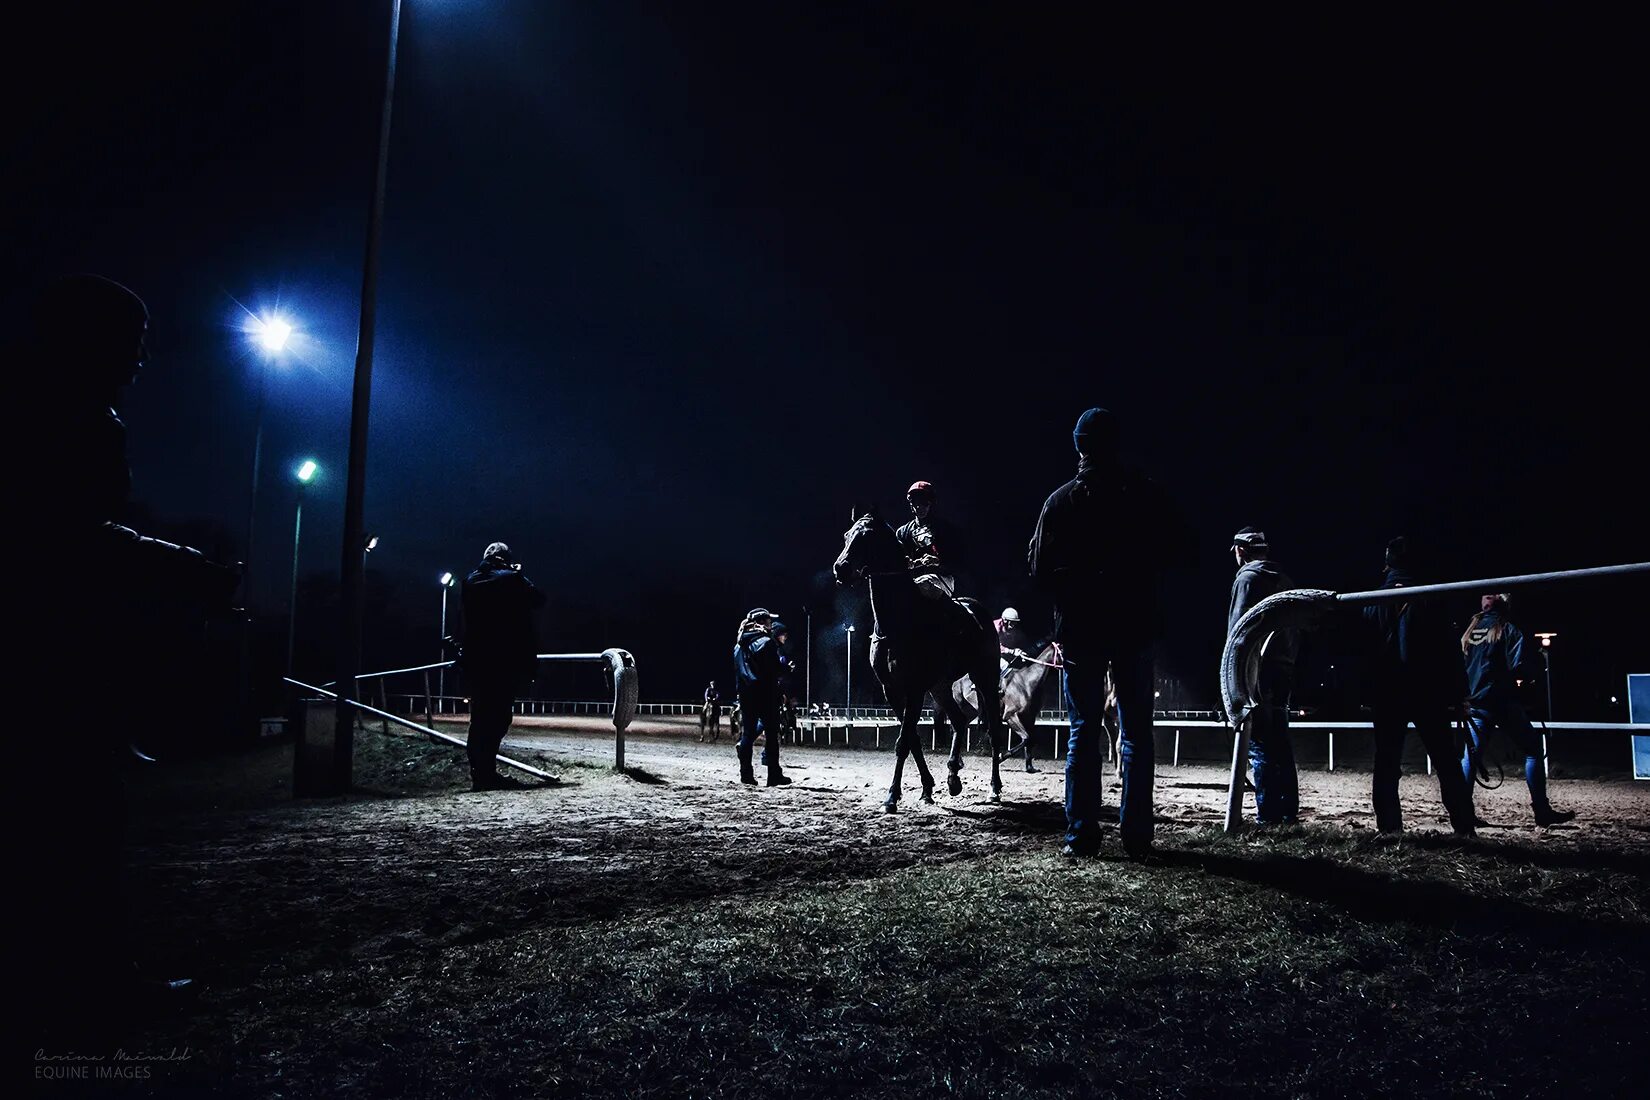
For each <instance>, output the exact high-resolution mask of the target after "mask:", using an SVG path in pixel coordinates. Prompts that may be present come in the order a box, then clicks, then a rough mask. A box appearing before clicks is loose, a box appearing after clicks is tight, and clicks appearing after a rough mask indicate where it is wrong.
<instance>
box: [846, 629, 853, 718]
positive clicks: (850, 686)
mask: <svg viewBox="0 0 1650 1100" xmlns="http://www.w3.org/2000/svg"><path fill="white" fill-rule="evenodd" d="M847 714H848V727H849V728H850V729H852V728H853V725H854V624H853V623H849V624H848V708H847Z"/></svg>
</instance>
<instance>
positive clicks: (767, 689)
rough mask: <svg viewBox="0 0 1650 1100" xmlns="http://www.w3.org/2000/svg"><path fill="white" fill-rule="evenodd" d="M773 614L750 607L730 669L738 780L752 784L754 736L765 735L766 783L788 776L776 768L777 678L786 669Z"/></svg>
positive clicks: (787, 780) (776, 783)
mask: <svg viewBox="0 0 1650 1100" xmlns="http://www.w3.org/2000/svg"><path fill="white" fill-rule="evenodd" d="M773 627H774V615H773V612H771V611H769V610H768V609H767V608H765V607H757V608H753V609H751V610H750V611H749V612H747V613H746V614H745V618H744V620H743V621H742V622H740V624H739V633H738V635H737V636H736V640H735V642H734V646H733V670H734V674H735V676H736V678H737V683H738V685H739V707H738V710H737V713H738V715H739V721H740V725H741V727H742V728H741V730H740V734H739V743H738V745H737V751H738V753H739V781H740V782H741V783H749V784H751V785H753V786H754V785H755V783H756V773H755V771H754V770H753V769H752V767H751V753H752V752H753V751H754V749H755V747H756V735H757V734H758V733H763V734H766V736H765V737H764V738H763V740H762V763H763V765H764V766H766V767H767V769H768V786H770V787H783V786H786V785H788V784H789V783H790V781H791V779H790V776H788V775H786V774H785V773H784V772H782V771H780V770H779V677H780V674H781V673H782V672H783V671H784V669H785V660H784V657H783V656H782V654H781V653H780V643H779V639H778V638H777V637H776V636H775V633H774V630H773Z"/></svg>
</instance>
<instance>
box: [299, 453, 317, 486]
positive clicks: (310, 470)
mask: <svg viewBox="0 0 1650 1100" xmlns="http://www.w3.org/2000/svg"><path fill="white" fill-rule="evenodd" d="M320 468H321V467H319V466H317V465H316V464H315V462H314V460H313V459H307V458H306V459H304V464H303V465H302V466H300V467H298V480H299V481H301V482H303V483H304V484H305V485H308V484H309V479H310V478H312V477H314V476H315V472H316V471H317V470H319V469H320Z"/></svg>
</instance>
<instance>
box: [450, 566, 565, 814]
mask: <svg viewBox="0 0 1650 1100" xmlns="http://www.w3.org/2000/svg"><path fill="white" fill-rule="evenodd" d="M460 602H461V606H462V608H463V612H464V652H463V656H462V657H461V658H460V661H459V663H460V666H461V667H462V668H463V669H464V676H465V679H466V680H467V681H468V683H469V688H470V736H469V739H468V742H467V750H466V751H467V753H468V755H469V758H470V781H471V785H472V787H473V789H474V790H478V791H483V790H497V789H505V788H516V787H520V786H521V785H522V784H520V783H519V782H517V781H516V780H514V779H511V778H508V777H506V776H503V775H500V774H499V771H498V761H497V760H496V759H495V758H496V757H497V755H498V750H499V746H500V745H501V744H502V743H503V741H504V735H505V734H506V733H507V732H509V729H510V723H511V721H512V720H513V715H512V713H511V710H512V706H513V704H514V703H515V699H516V693H517V692H519V691H520V690H521V688H522V686H523V685H524V684H528V683H531V682H532V679H533V675H534V673H535V671H536V669H537V666H538V645H537V638H536V635H535V633H534V630H533V612H535V611H537V610H538V609H539V608H541V607H543V606H544V604H545V597H544V593H542V592H540V591H539V590H538V589H537V588H536V587H534V585H533V582H532V581H530V580H528V579H527V577H526V576H525V575H524V574H523V573H522V572H521V566H520V565H519V564H518V563H517V562H516V561H515V560H514V556H513V555H512V554H511V553H510V548H509V547H508V546H506V545H505V544H504V543H502V542H495V543H491V544H489V545H488V547H487V549H486V550H485V551H483V552H482V556H481V564H480V565H478V566H476V567H475V569H473V570H471V572H470V575H469V576H467V577H465V578H464V586H463V588H462V590H461V592H460Z"/></svg>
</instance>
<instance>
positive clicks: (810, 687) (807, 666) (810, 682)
mask: <svg viewBox="0 0 1650 1100" xmlns="http://www.w3.org/2000/svg"><path fill="white" fill-rule="evenodd" d="M802 616H803V618H805V619H806V620H807V622H806V624H804V629H806V630H807V632H808V636H807V637H806V638H805V639H804V640H803V645H802V713H804V714H806V713H807V712H808V708H809V707H811V706H812V705H813V701H814V611H813V608H811V607H804V608H803V609H802Z"/></svg>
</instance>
